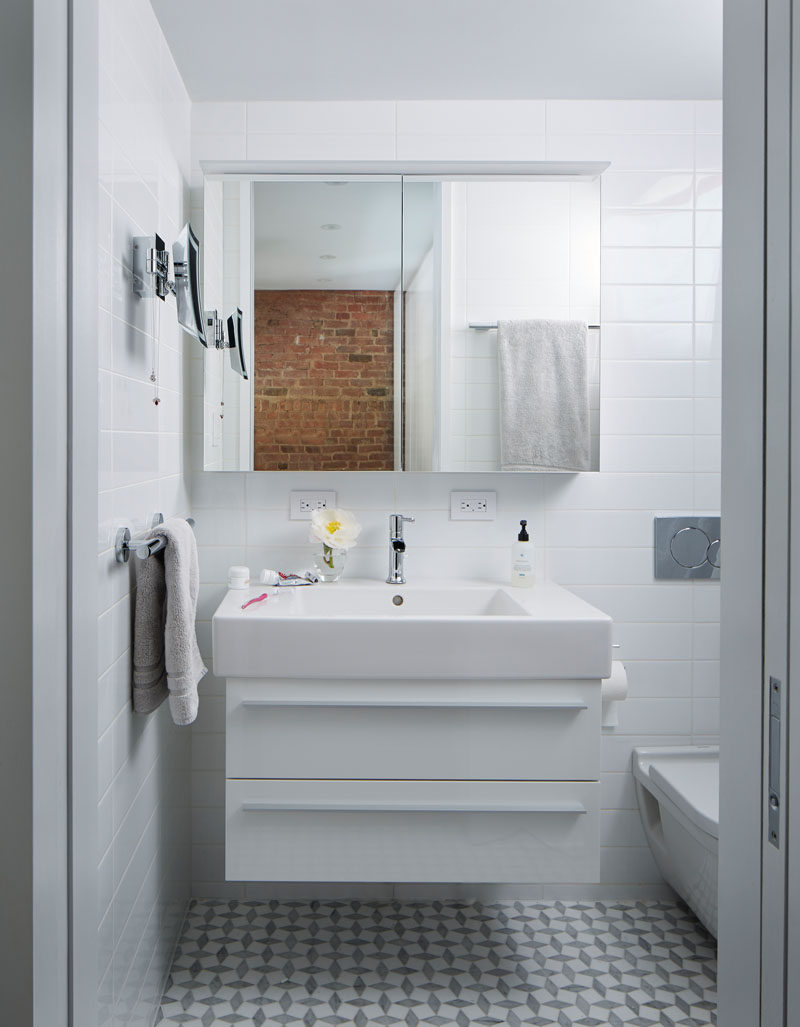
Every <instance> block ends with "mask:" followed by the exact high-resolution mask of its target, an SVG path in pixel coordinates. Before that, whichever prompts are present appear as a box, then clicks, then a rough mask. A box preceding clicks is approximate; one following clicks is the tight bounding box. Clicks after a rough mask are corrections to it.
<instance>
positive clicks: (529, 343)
mask: <svg viewBox="0 0 800 1027" xmlns="http://www.w3.org/2000/svg"><path fill="white" fill-rule="evenodd" d="M497 348H498V359H499V365H500V465H501V468H502V470H504V471H534V470H542V469H554V470H564V471H588V470H589V390H588V385H587V376H586V324H585V322H583V321H500V322H498V325H497Z"/></svg>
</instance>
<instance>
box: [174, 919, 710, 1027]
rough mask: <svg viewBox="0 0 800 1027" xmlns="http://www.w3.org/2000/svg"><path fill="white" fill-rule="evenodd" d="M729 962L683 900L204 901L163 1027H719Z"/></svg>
mask: <svg viewBox="0 0 800 1027" xmlns="http://www.w3.org/2000/svg"><path fill="white" fill-rule="evenodd" d="M716 1005H717V1003H716V948H715V944H714V939H713V938H712V937H711V936H710V935H709V934H707V933H706V931H705V930H704V929H703V927H702V926H700V924H699V923H698V922H697V920H696V919H695V918H694V916H693V915H692V913H691V912H690V911H689V910H688V909H687V908H686V907H685V906H683V905H682V904H679V903H671V902H633V901H631V902H609V903H605V902H535V903H521V902H515V903H502V904H500V903H498V904H494V905H480V904H474V905H467V904H464V903H460V902H390V903H378V902H375V903H370V902H277V901H275V902H213V901H194V902H192V904H191V906H190V909H189V911H188V913H187V917H186V923H185V925H184V930H183V935H182V937H181V940H180V943H179V945H178V948H177V951H176V956H175V961H174V963H173V966H172V971H171V973H170V977H169V979H168V981H167V987H166V991H165V993H164V997H163V999H162V1004H161V1010H160V1014H159V1016H158V1018H157V1020H156V1023H159V1024H163V1025H167V1024H183V1025H185V1027H212V1025H222V1024H225V1025H230V1024H237V1023H238V1024H253V1025H255V1027H261V1025H271V1024H298V1025H302V1027H312V1025H314V1024H320V1025H322V1024H325V1025H332V1027H333V1025H337V1024H355V1027H368V1025H371V1024H381V1025H383V1027H387V1025H391V1024H401V1025H409V1027H416V1025H423V1024H424V1025H431V1027H440V1025H442V1027H443V1025H445V1024H456V1025H457V1027H468V1025H470V1024H482V1025H492V1024H508V1025H511V1027H517V1025H522V1024H537V1025H539V1027H577V1025H580V1027H648V1025H653V1024H658V1025H661V1027H697V1025H701V1024H712V1023H716Z"/></svg>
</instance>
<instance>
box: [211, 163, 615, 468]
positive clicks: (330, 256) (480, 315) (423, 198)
mask: <svg viewBox="0 0 800 1027" xmlns="http://www.w3.org/2000/svg"><path fill="white" fill-rule="evenodd" d="M605 166H606V165H582V166H573V167H570V168H566V169H564V168H561V169H548V167H547V165H541V166H539V167H538V169H537V172H536V173H535V174H530V173H528V174H520V173H514V174H498V173H496V172H495V173H492V174H438V175H429V174H424V175H423V174H411V175H409V174H402V175H398V174H380V175H375V174H330V173H328V174H286V173H280V174H265V173H259V174H253V173H249V172H247V173H245V172H241V171H238V170H237V171H236V172H220V171H215V172H207V173H206V178H205V189H204V192H205V196H204V207H205V209H204V243H203V255H204V282H203V285H204V296H205V306H206V308H211V309H218V310H219V311H220V312H221V313H222V312H227V311H229V310H237V309H240V310H241V352H240V353H233V351H232V350H229V349H227V348H220V349H216V348H215V347H214V346H213V344H210V345H209V348H208V349H207V350H206V351H205V352H204V360H205V368H204V389H203V425H204V469H205V470H209V471H224V470H230V471H242V470H256V471H342V470H345V471H373V470H374V471H399V470H405V471H413V472H420V471H423V472H424V471H461V472H464V471H468V472H481V471H491V472H496V471H499V470H500V469H501V463H500V452H501V432H502V431H503V430H505V429H504V428H503V421H504V419H503V417H502V411H501V409H500V406H501V401H500V389H499V386H498V332H497V329H496V326H497V322H498V320H509V321H514V320H527V319H552V320H554V321H562V320H563V321H582V322H585V323H586V324H587V325H588V326H589V327H588V331H587V333H586V346H585V348H586V386H587V392H588V425H589V443H588V444H589V467H588V469H590V470H598V469H599V438H600V423H599V391H600V390H599V380H600V334H601V333H600V328H599V326H600V173H601V171H602V170H603V169H604V168H605ZM506 420H507V418H506ZM543 469H544V468H543Z"/></svg>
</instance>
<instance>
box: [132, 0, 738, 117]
mask: <svg viewBox="0 0 800 1027" xmlns="http://www.w3.org/2000/svg"><path fill="white" fill-rule="evenodd" d="M152 4H153V7H154V9H155V12H156V15H157V16H158V19H159V21H160V22H161V26H162V28H163V30H164V34H165V36H166V38H167V42H168V44H169V46H170V48H171V50H172V53H173V55H174V57H175V60H176V62H177V64H178V68H179V69H180V72H181V74H182V75H183V79H184V82H185V83H186V87H187V89H188V90H189V95H190V96H191V98H192V99H193V100H195V101H203V100H418V99H419V100H422V99H455V100H458V99H462V100H469V99H484V100H492V99H498V100H501V99H518V100H522V99H536V98H560V99H570V98H583V99H586V98H591V97H597V98H609V99H715V98H718V97H720V96H721V95H722V0H603V2H602V3H601V2H599V0H403V2H402V3H388V2H386V0H335V2H332V0H152Z"/></svg>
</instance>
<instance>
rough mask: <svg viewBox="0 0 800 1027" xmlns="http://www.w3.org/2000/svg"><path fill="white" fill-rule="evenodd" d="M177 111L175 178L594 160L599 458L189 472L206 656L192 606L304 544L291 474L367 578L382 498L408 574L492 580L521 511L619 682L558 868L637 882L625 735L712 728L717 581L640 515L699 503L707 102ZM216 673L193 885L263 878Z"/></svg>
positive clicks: (300, 551) (658, 739) (709, 169)
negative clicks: (324, 164)
mask: <svg viewBox="0 0 800 1027" xmlns="http://www.w3.org/2000/svg"><path fill="white" fill-rule="evenodd" d="M192 122H193V143H192V158H193V185H195V186H196V187H199V186H200V185H201V184H202V177H201V175H200V172H199V168H198V164H197V162H198V161H199V160H201V159H209V160H231V161H234V160H244V159H250V160H321V161H325V160H334V159H341V160H375V161H378V160H392V159H398V160H408V161H411V160H457V159H463V160H479V159H490V160H515V159H529V160H538V159H552V160H579V161H591V160H603V161H606V160H607V161H610V162H611V168H610V169H609V171H608V172H606V174H605V175H604V179H603V210H602V257H601V280H602V285H603V294H602V306H603V319H604V328H603V344H602V345H603V354H602V368H601V418H602V424H603V433H604V438H603V451H602V458H601V459H602V466H603V467H604V470H603V471H602V472H601V473H599V474H584V475H548V474H540V475H530V476H511V477H509V476H502V475H490V474H487V475H479V476H476V475H475V474H466V475H459V474H449V475H446V476H444V475H401V474H393V473H381V474H368V475H367V474H355V473H338V474H325V475H321V474H320V475H311V474H299V473H298V474H280V473H271V474H268V473H259V474H253V473H251V474H239V473H231V474H197V475H195V476H194V478H193V492H192V500H193V506H194V511H195V516H196V517H197V521H198V524H197V532H198V541H199V543H200V552H201V556H200V562H201V575H202V579H203V585H202V595H201V600H202V601H201V610H200V623H199V635H200V642H201V649H202V650H203V653H204V655H205V656H206V658H207V660H210V658H211V651H210V623H209V618H210V616H211V614H212V612H213V610H214V607H215V606H216V604H217V602H218V600H219V598H220V596H221V595H222V593H223V591H224V581H225V576H226V570H227V567H228V565H229V564H233V563H245V564H249V566H250V567H251V569H252V570H254V571H255V570H258V569H260V568H261V567H275V566H279V567H283V566H286V567H297V566H298V565H302V564H305V563H306V562H307V560H308V554H309V546H308V544H307V543H306V541H305V538H306V535H305V527H304V525H303V524H302V523H301V522H291V521H289V520H288V501H289V495H288V494H289V490H290V489H293V488H301V487H308V486H317V487H326V486H327V487H331V488H335V489H337V491H338V498H339V502H340V504H341V505H342V506H345V507H349V508H350V509H353V510H354V511H356V513H357V516H358V517H359V519H360V520H361V522H362V524H363V525H364V531H363V534H362V539H361V542H360V543H359V545H358V547H357V548H356V549H355V550H354V551H353V552H352V553H351V554H350V556H349V557H348V572H347V573H348V574H352V575H364V576H367V577H371V578H380V577H382V576H383V575H385V570H386V567H385V564H386V559H387V556H386V537H387V515H388V514H389V513H390V512H391V511H393V510H401V511H403V512H406V513H414V514H416V516H417V523H416V524H414V525H412V526H411V527H410V528H409V530H408V533H407V537H408V544H409V556H408V562H407V566H408V570H409V575H410V576H411V577H429V576H437V575H447V576H453V577H460V576H470V577H478V578H483V579H494V580H507V577H508V574H509V566H508V561H509V547H510V545H511V542H512V541H513V538H514V531H515V526H516V522H517V520H518V519H519V518H520V517H527V518H528V521H529V524H530V525H532V526H533V529H534V537H535V539H536V542H537V544H538V569H539V572H540V573H542V574H547V575H549V576H550V577H551V578H552V579H553V580H555V581H557V582H559V583H561V584H563V585H565V586H567V587H569V588H571V589H573V590H574V591H575V592H577V593H578V594H580V595H581V596H583V597H584V598H586V599H587V600H589V601H590V602H593V603H595V604H596V605H597V606H599V607H600V608H601V609H603V610H605V611H606V612H608V613H609V614H611V616H613V617H614V619H615V629H614V630H615V636H616V637H615V641H618V642H619V643H620V644H621V646H622V648H621V650H620V654H619V655H620V656H621V658H623V659H624V660H625V662H626V665H627V667H628V673H629V679H630V687H631V698H630V699H629V700H628V701H627V702H626V703H625V704H624V705H623V706H622V708H621V715H620V727H619V728H618V729H617V730H616V731H615V732H613V733H611V734H608V735H607V736H606V737H605V738H604V747H603V813H602V843H603V850H602V881H603V885H602V886H601V888H599V889H597V888H595V889H591V890H590V889H588V888H587V886H586V885H585V884H583V885H582V884H581V883H580V882H576V889H575V891H576V893H578V894H584V895H585V894H589V893H590V891H591V892H592V893H594V894H603V893H605V894H613V895H620V894H625V895H635V894H641V893H642V892H648V891H649V892H652V890H653V888H654V887H656V886H657V883H658V881H659V878H658V874H657V871H656V869H655V867H654V865H653V862H652V859H651V857H650V854H649V850H648V849H647V848H646V846H645V842H644V838H643V836H642V833H641V828H640V824H639V816H638V812H637V811H636V806H635V798H634V792H633V786H632V780H631V776H630V773H629V759H630V751H631V748H632V747H633V746H634V745H637V744H646V743H651V744H654V743H659V744H683V743H686V742H689V741H711V740H714V739H716V737H717V732H718V707H719V663H718V659H719V641H718V637H719V609H718V598H719V590H718V587H717V585H716V584H715V583H710V582H698V583H694V584H691V583H682V582H655V581H654V580H653V573H652V565H653V554H652V518H653V515H654V514H655V513H668V512H675V513H687V512H688V513H691V512H692V511H697V512H699V511H717V510H718V509H719V501H720V500H719V423H720V410H719V407H720V401H719V371H720V356H721V338H720V329H719V277H718V276H719V246H720V223H721V175H720V170H721V110H720V104H719V103H717V102H693V101H680V102H678V101H675V102H667V101H641V102H623V101H546V102H545V101H519V102H513V103H505V102H460V103H451V102H439V101H428V102H398V103H392V102H386V103H279V102H274V103H248V104H245V103H230V104H228V103H222V104H218V103H202V104H195V105H194V106H193V110H192ZM198 424H199V422H198ZM193 430H194V431H195V432H196V433H198V434H197V436H196V438H195V440H194V442H195V443H196V445H195V452H202V438H201V437H200V436H199V432H200V429H199V427H198V426H197V425H195V427H194V429H193ZM198 446H199V447H200V448H199V449H198ZM196 466H200V465H196ZM478 484H480V485H481V486H482V487H485V488H494V489H496V490H497V492H498V516H497V520H496V521H495V522H493V523H477V524H476V523H473V524H470V523H469V522H467V523H464V522H457V523H451V522H450V521H449V519H448V510H449V495H448V494H449V491H450V489H452V488H464V487H475V486H476V485H478ZM223 688H224V683H223V682H222V681H219V680H216V679H215V678H214V677H213V676H212V675H211V674H209V675H208V676H207V677H206V678H204V680H203V682H202V683H201V692H202V700H201V706H200V715H199V717H198V721H197V724H196V725H195V727H194V728H193V730H192V768H193V769H192V788H193V797H192V818H193V829H192V838H193V861H192V878H193V883H192V888H193V893H194V894H195V895H242V894H247V895H264V894H270V893H274V892H275V889H271V888H269V887H265V886H263V885H259V886H258V887H255V886H253V887H250V886H247V885H241V884H226V883H225V882H224V879H223V877H224V875H223V779H224V736H223V729H224V699H223ZM378 891H379V892H380V893H381V894H385V893H386V889H383V891H382V892H381V891H380V889H378ZM554 892H556V893H557V894H559V895H562V896H566V895H567V894H568V892H569V889H567V888H565V887H564V886H559V888H558V889H554Z"/></svg>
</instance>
